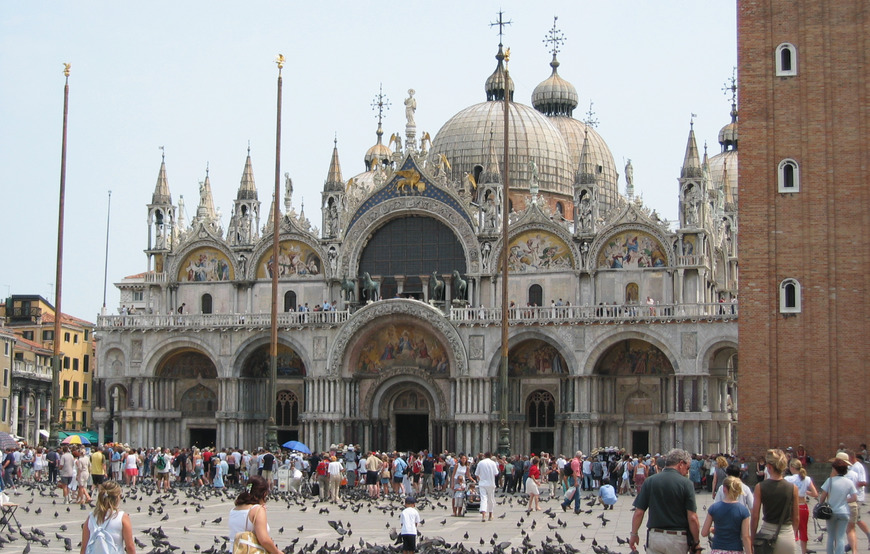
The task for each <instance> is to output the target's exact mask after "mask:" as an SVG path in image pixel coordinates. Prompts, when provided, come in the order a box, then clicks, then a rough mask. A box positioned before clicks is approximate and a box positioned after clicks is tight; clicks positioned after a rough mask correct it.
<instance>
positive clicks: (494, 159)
mask: <svg viewBox="0 0 870 554" xmlns="http://www.w3.org/2000/svg"><path fill="white" fill-rule="evenodd" d="M484 183H501V169H500V168H499V165H498V154H497V153H496V151H495V141H494V140H493V130H492V129H491V128H490V130H489V156H488V158H487V160H486V167H485V168H484V170H483V173H482V174H481V175H480V184H484Z"/></svg>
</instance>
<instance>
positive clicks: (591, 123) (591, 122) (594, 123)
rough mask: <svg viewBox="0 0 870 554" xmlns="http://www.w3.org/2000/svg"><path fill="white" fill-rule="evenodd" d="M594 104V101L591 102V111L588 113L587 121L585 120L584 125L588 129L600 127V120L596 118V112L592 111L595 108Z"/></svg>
mask: <svg viewBox="0 0 870 554" xmlns="http://www.w3.org/2000/svg"><path fill="white" fill-rule="evenodd" d="M594 105H595V104H594V102H592V100H590V101H589V111H588V112H586V119H584V120H583V123H585V124H586V126H587V127H592V128H595V127H598V118H596V117H595V110H593V109H592V106H594Z"/></svg>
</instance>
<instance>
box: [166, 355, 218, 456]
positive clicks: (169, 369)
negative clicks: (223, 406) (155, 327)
mask: <svg viewBox="0 0 870 554" xmlns="http://www.w3.org/2000/svg"><path fill="white" fill-rule="evenodd" d="M155 377H157V383H155V390H159V391H162V392H163V394H156V395H155V397H154V398H153V399H152V402H153V404H154V409H156V410H157V411H158V412H164V413H167V412H168V413H171V412H176V413H177V412H181V419H177V416H175V417H176V419H169V418H165V419H162V420H161V421H159V422H155V423H157V424H159V427H157V428H155V430H154V434H155V437H156V436H160V435H163V436H164V437H165V438H164V437H161V438H163V441H162V442H164V443H165V444H175V443H179V444H181V443H187V444H200V445H202V446H210V445H214V444H215V443H216V442H217V421H216V420H215V413H216V412H218V411H219V410H220V403H219V402H218V399H217V395H216V393H215V392H214V391H216V390H217V389H218V385H217V377H218V374H217V368H216V367H215V364H214V362H213V361H212V360H211V358H209V357H208V356H207V355H206V354H204V353H202V352H200V351H198V350H194V349H187V348H184V349H179V350H176V351H174V352H171V353H169V354H168V355H167V356H166V357H164V358H163V360H161V362H160V363H159V364H158V366H157V370H156V371H155ZM167 393H168V394H167Z"/></svg>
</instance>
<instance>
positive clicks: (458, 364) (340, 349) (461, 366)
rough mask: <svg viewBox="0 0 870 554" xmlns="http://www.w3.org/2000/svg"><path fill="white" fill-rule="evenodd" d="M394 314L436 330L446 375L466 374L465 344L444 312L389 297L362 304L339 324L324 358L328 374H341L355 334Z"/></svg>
mask: <svg viewBox="0 0 870 554" xmlns="http://www.w3.org/2000/svg"><path fill="white" fill-rule="evenodd" d="M396 316H408V318H409V319H417V320H420V321H421V322H423V323H425V324H427V326H428V327H429V328H431V329H433V330H434V331H436V332H437V333H438V334H439V335H440V337H439V338H440V340H441V341H442V343H443V345H444V346H445V347H446V349H447V353H448V357H449V362H450V368H451V375H450V376H456V375H467V374H468V362H467V359H468V358H467V355H466V352H465V345H464V344H463V342H462V338H461V337H460V336H459V333H457V331H456V329H455V328H454V327H453V325H451V324H450V321H449V320H448V319H447V318H445V317H444V314H442V313H441V312H440V311H439V310H437V309H436V308H433V307H432V306H429V305H428V304H424V303H423V302H419V301H417V300H405V299H390V300H379V301H378V302H374V303H372V304H369V305H368V306H365V307H364V308H362V309H360V310H358V311H357V312H356V313H354V314H353V316H352V317H351V318H350V319H349V320H348V321H347V323H345V324H344V325H342V327H341V330H340V331H339V333H338V336H337V337H336V338H335V341H334V342H333V344H332V349H331V350H330V352H329V358H328V360H327V371H328V373H329V375H332V376H337V375H339V374H340V373H341V369H342V367H347V364H348V363H349V359H348V358H349V356H350V347H352V346H354V345H355V343H356V339H358V338H359V334H360V332H361V331H362V330H363V329H365V328H368V327H371V326H372V325H376V324H377V323H380V322H379V321H378V320H379V319H381V318H386V319H385V320H384V322H385V323H388V322H389V321H390V319H391V318H395V317H396ZM348 371H351V370H350V368H348Z"/></svg>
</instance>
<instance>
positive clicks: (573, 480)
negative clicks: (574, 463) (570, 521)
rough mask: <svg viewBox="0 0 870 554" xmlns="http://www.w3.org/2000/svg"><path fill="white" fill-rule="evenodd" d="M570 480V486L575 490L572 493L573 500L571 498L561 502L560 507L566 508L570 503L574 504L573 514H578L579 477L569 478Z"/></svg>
mask: <svg viewBox="0 0 870 554" xmlns="http://www.w3.org/2000/svg"><path fill="white" fill-rule="evenodd" d="M570 480H571V486H573V487H576V490H575V491H574V498H572V499H571V500H564V501H562V507H563V508H567V507H568V506H570V505H571V502H572V501H573V502H574V512H579V511H580V496H582V495H581V494H580V478H579V477H571V478H570Z"/></svg>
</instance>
